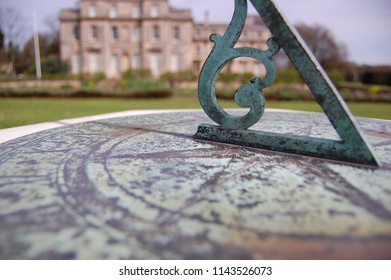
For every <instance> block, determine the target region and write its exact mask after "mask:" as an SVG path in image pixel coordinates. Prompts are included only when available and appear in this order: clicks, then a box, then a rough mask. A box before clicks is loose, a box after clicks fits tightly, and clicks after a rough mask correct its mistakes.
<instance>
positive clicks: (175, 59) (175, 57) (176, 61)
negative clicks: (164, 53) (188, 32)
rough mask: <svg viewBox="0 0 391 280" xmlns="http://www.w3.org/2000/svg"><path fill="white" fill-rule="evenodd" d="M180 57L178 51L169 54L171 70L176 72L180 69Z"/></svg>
mask: <svg viewBox="0 0 391 280" xmlns="http://www.w3.org/2000/svg"><path fill="white" fill-rule="evenodd" d="M180 61H181V57H180V54H179V53H173V54H172V55H171V70H172V71H173V72H178V71H179V69H180Z"/></svg>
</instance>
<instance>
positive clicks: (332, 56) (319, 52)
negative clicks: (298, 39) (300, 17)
mask: <svg viewBox="0 0 391 280" xmlns="http://www.w3.org/2000/svg"><path fill="white" fill-rule="evenodd" d="M296 29H297V31H298V32H299V33H300V35H301V36H302V38H303V39H304V41H305V42H306V44H307V45H308V47H309V48H310V50H311V51H312V52H313V54H314V55H315V57H316V58H317V59H318V61H319V63H320V64H321V65H322V66H323V67H325V68H327V66H329V65H330V64H333V63H337V62H343V61H346V58H347V54H348V52H347V48H346V46H345V45H344V44H341V43H338V42H337V41H336V40H335V38H334V36H333V34H332V33H331V31H330V30H329V29H327V28H326V27H324V26H322V25H318V24H317V25H313V26H309V25H306V24H299V25H297V26H296Z"/></svg>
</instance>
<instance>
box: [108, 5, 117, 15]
mask: <svg viewBox="0 0 391 280" xmlns="http://www.w3.org/2000/svg"><path fill="white" fill-rule="evenodd" d="M109 16H110V17H111V18H115V17H117V16H118V9H117V5H115V4H113V5H112V6H111V9H110V15H109Z"/></svg>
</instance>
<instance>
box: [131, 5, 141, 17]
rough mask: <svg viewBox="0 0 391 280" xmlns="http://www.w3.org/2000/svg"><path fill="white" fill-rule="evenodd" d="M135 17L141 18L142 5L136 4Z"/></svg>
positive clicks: (134, 7) (134, 8)
mask: <svg viewBox="0 0 391 280" xmlns="http://www.w3.org/2000/svg"><path fill="white" fill-rule="evenodd" d="M133 17H135V18H139V17H141V5H140V4H135V5H134V6H133Z"/></svg>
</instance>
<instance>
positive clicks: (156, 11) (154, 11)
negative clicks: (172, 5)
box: [151, 4, 159, 17]
mask: <svg viewBox="0 0 391 280" xmlns="http://www.w3.org/2000/svg"><path fill="white" fill-rule="evenodd" d="M158 16H159V6H158V5H157V4H154V5H152V7H151V17H158Z"/></svg>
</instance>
